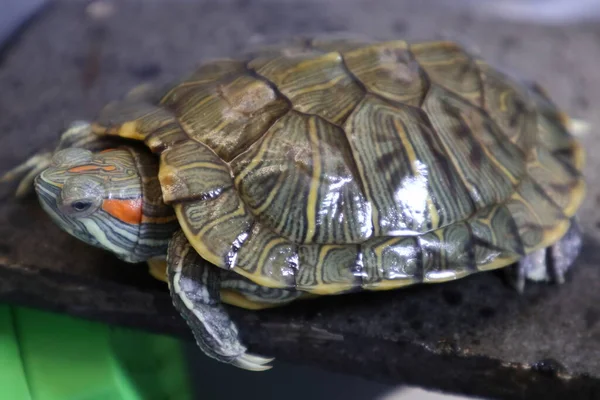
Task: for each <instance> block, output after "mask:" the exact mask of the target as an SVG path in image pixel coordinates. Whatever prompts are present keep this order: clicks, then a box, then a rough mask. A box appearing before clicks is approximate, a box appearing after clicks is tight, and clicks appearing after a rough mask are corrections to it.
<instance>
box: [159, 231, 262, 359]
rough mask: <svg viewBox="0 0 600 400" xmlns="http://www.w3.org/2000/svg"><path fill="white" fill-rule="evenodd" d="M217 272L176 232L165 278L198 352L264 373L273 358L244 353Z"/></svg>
mask: <svg viewBox="0 0 600 400" xmlns="http://www.w3.org/2000/svg"><path fill="white" fill-rule="evenodd" d="M220 276H221V274H220V271H219V269H218V267H216V266H214V265H212V264H210V263H208V262H207V261H205V260H203V259H202V258H201V257H200V256H199V255H198V254H197V253H196V251H195V250H194V249H193V248H192V247H191V246H190V244H189V243H188V241H187V239H186V237H185V235H184V234H183V233H182V232H181V231H179V232H177V233H176V234H175V235H174V236H173V239H172V240H171V243H170V244H169V253H168V256H167V277H168V282H169V289H170V292H171V297H172V298H173V304H174V305H175V308H176V309H177V310H178V311H179V312H180V313H181V315H182V316H183V318H184V319H185V320H186V322H187V323H188V325H189V326H190V328H191V329H192V332H193V334H194V337H195V338H196V342H197V343H198V346H199V347H200V349H201V350H202V351H203V352H204V353H205V354H206V355H208V356H209V357H212V358H214V359H216V360H218V361H221V362H224V363H228V364H232V365H235V366H236V367H239V368H243V369H247V370H251V371H264V370H267V369H270V368H271V366H270V365H268V364H269V363H270V362H271V361H273V359H272V358H265V357H261V356H257V355H253V354H249V353H247V352H246V347H245V346H244V345H243V344H242V343H241V342H240V339H239V335H238V330H237V327H236V326H235V323H234V322H233V321H232V320H231V319H230V317H229V315H228V314H227V311H226V310H225V308H224V307H223V306H222V304H221V299H220V285H221V280H220Z"/></svg>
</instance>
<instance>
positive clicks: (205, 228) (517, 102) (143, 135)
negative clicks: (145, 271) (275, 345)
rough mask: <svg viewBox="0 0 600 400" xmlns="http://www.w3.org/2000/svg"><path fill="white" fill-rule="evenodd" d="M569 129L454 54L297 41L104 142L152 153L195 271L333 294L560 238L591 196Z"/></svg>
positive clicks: (489, 262) (501, 78)
mask: <svg viewBox="0 0 600 400" xmlns="http://www.w3.org/2000/svg"><path fill="white" fill-rule="evenodd" d="M130 119H131V118H130ZM564 122H565V121H564V118H563V117H562V114H560V113H559V112H558V111H557V110H556V108H555V107H554V105H553V104H552V103H551V102H550V101H549V100H548V98H547V96H546V95H545V94H544V92H543V91H542V90H541V89H540V88H539V87H538V86H536V85H532V84H525V83H520V82H517V81H516V80H514V79H511V78H509V77H508V76H506V75H505V74H503V73H501V72H499V71H498V70H496V69H494V68H493V67H491V66H490V65H488V64H487V63H486V62H484V61H482V60H481V59H479V58H477V57H474V56H473V55H471V54H469V53H467V52H466V51H465V50H464V49H462V48H461V47H460V46H459V45H457V44H456V43H453V42H424V43H410V44H409V43H407V42H404V41H389V42H373V43H364V42H359V41H344V40H331V41H318V40H303V41H300V42H297V43H296V44H295V45H293V46H290V47H283V48H269V49H266V50H264V51H262V52H258V53H254V54H252V56H251V57H250V58H248V59H244V60H218V61H213V62H209V63H206V64H204V65H202V66H200V67H199V68H198V69H197V70H196V71H195V72H194V73H193V74H192V75H191V76H189V77H187V78H186V79H184V80H182V81H180V82H179V83H178V84H176V85H175V86H173V87H172V88H170V89H169V90H168V91H166V92H165V93H162V94H161V96H160V100H159V101H157V102H156V103H155V104H153V105H150V104H148V109H147V110H146V111H144V112H140V113H139V115H137V116H136V118H135V119H131V121H128V122H124V123H123V121H121V122H120V124H118V125H119V127H118V129H116V130H115V129H114V126H115V124H114V121H113V122H112V126H113V129H112V132H113V133H114V132H116V133H117V134H119V135H121V136H125V137H131V138H137V139H143V140H145V141H146V143H147V144H148V145H149V146H150V147H151V148H152V149H153V150H154V151H155V152H157V153H160V154H161V167H160V175H159V178H160V181H161V185H162V188H163V197H164V199H165V201H166V202H167V203H170V204H172V205H173V207H174V208H175V211H176V213H177V216H178V219H179V221H180V225H181V228H182V230H183V231H184V233H185V235H186V236H187V238H188V240H189V241H190V243H191V244H192V246H193V247H194V248H195V249H196V251H197V252H198V253H199V254H200V255H201V256H202V257H203V258H204V259H206V260H207V261H209V262H211V263H213V264H214V265H216V266H218V267H221V268H226V269H230V270H233V271H235V272H237V273H239V274H241V275H243V276H245V277H247V278H249V279H251V280H252V281H254V282H256V283H258V284H260V285H263V286H268V287H277V288H296V289H298V290H303V291H308V292H313V293H318V294H331V293H339V292H344V291H348V290H353V289H368V290H378V289H391V288H397V287H401V286H406V285H410V284H413V283H419V282H442V281H447V280H451V279H456V278H460V277H463V276H466V275H468V274H471V273H474V272H477V271H483V270H490V269H494V268H499V267H502V266H506V265H509V264H511V263H513V262H515V261H516V260H518V259H519V258H520V257H522V256H524V255H525V254H527V253H530V252H532V251H535V250H537V249H540V248H543V247H547V246H549V245H551V244H552V243H554V242H555V241H557V240H558V239H560V238H561V237H562V236H563V235H564V234H565V232H566V230H567V229H568V227H569V221H570V218H571V217H572V216H573V215H574V214H575V212H576V210H577V208H578V207H579V205H580V203H581V200H582V198H583V194H584V190H585V189H584V182H583V179H582V177H581V173H580V169H581V165H582V162H583V161H582V151H581V149H580V147H579V146H578V144H577V143H576V142H575V141H574V139H573V138H572V137H571V136H570V134H569V133H568V132H567V130H566V128H565V123H564ZM100 125H102V123H100Z"/></svg>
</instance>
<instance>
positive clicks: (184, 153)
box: [158, 140, 233, 204]
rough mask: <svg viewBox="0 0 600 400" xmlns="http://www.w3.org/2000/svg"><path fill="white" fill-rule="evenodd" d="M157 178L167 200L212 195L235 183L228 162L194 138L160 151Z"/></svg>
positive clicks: (199, 197) (167, 201) (177, 200)
mask: <svg viewBox="0 0 600 400" xmlns="http://www.w3.org/2000/svg"><path fill="white" fill-rule="evenodd" d="M158 178H159V180H160V184H161V186H162V191H163V199H164V201H165V203H167V204H169V203H174V202H183V201H195V200H203V199H207V198H212V197H215V196H217V195H219V194H220V193H221V192H223V191H225V190H228V189H230V188H232V187H233V180H232V178H231V171H230V170H229V167H228V166H227V164H225V163H224V162H223V160H221V159H220V158H219V157H218V156H217V155H216V154H215V153H214V152H213V151H212V150H210V149H209V148H208V147H206V146H205V145H203V144H202V143H197V142H194V141H191V140H189V141H187V142H183V143H180V144H177V145H175V146H172V147H170V148H168V149H167V150H165V151H164V152H163V153H162V154H161V166H160V172H159V174H158Z"/></svg>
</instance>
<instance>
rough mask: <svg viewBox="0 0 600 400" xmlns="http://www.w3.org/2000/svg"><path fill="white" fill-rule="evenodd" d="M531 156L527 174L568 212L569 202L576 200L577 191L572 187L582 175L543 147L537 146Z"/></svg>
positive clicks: (580, 179)
mask: <svg viewBox="0 0 600 400" xmlns="http://www.w3.org/2000/svg"><path fill="white" fill-rule="evenodd" d="M533 156H534V158H533V159H532V160H531V161H530V162H529V163H528V164H527V172H528V174H529V176H531V179H532V180H533V181H535V182H536V183H537V184H538V185H539V186H540V187H541V188H542V190H543V191H544V192H545V193H546V194H547V195H548V196H549V197H550V199H551V200H552V201H553V202H554V203H555V204H556V205H557V206H559V207H560V208H561V209H562V210H565V213H568V214H570V213H571V211H570V210H571V209H572V206H571V204H573V203H574V202H576V201H577V198H576V197H577V194H578V192H577V191H576V190H574V189H575V188H576V187H577V186H578V185H580V182H582V177H581V176H580V175H579V174H578V173H577V172H576V171H575V170H574V169H573V168H569V167H568V166H567V165H565V164H564V163H563V162H562V161H560V160H559V159H557V158H556V157H555V156H554V155H552V153H550V151H549V150H548V149H546V148H545V147H542V146H537V147H536V148H535V149H534V151H533ZM568 216H571V215H568Z"/></svg>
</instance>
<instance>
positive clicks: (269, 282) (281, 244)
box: [233, 222, 299, 288]
mask: <svg viewBox="0 0 600 400" xmlns="http://www.w3.org/2000/svg"><path fill="white" fill-rule="evenodd" d="M298 263H299V261H298V249H297V246H296V245H295V244H294V243H292V242H291V241H289V240H287V239H285V238H283V237H281V235H277V234H276V233H274V232H273V231H271V230H270V229H269V228H267V227H265V226H264V225H263V224H261V223H260V222H256V223H255V224H254V225H253V226H252V229H251V230H250V231H249V232H248V236H247V237H245V238H244V239H243V241H241V243H240V247H239V249H238V250H237V252H236V254H235V262H234V264H233V265H234V268H233V269H234V271H236V272H238V273H239V274H240V275H243V276H245V277H247V278H249V279H251V280H252V281H254V282H257V283H259V284H261V285H263V286H268V287H280V288H293V287H295V286H296V278H295V276H296V274H297V269H298Z"/></svg>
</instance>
